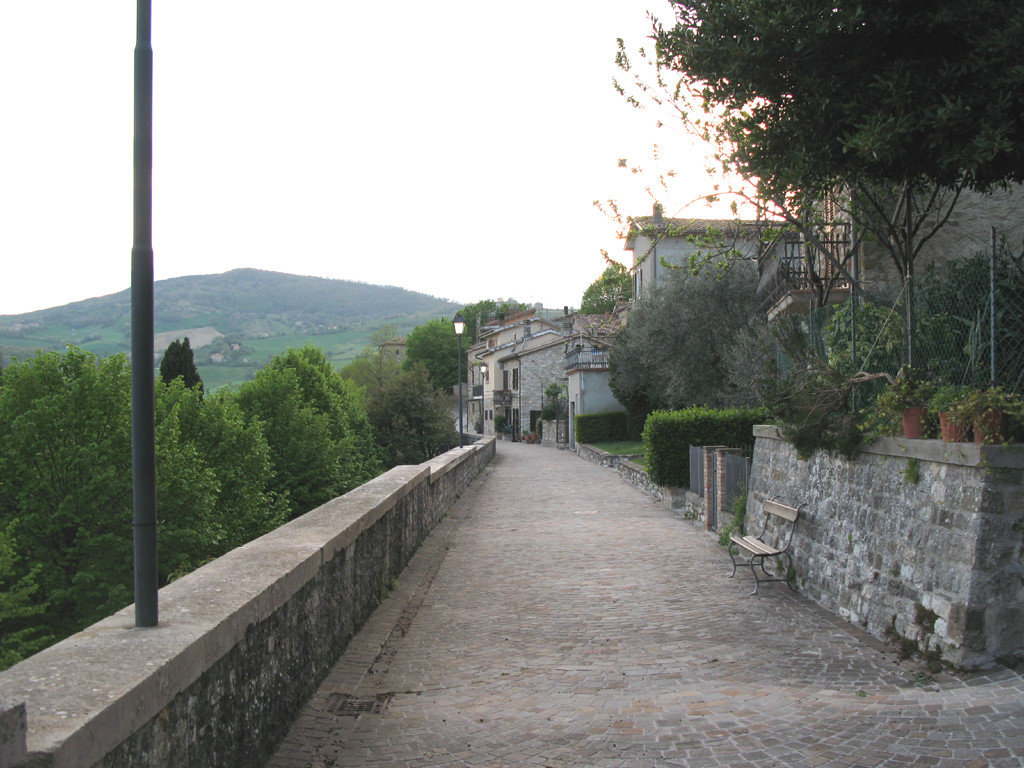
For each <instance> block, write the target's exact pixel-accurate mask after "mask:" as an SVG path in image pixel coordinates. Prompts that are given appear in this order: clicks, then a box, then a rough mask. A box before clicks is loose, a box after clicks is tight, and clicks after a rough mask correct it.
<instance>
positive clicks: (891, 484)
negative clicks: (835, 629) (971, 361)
mask: <svg viewBox="0 0 1024 768" xmlns="http://www.w3.org/2000/svg"><path fill="white" fill-rule="evenodd" d="M755 435H756V446H755V449H754V461H753V466H752V469H751V477H750V482H749V496H748V502H747V518H748V527H754V526H756V527H755V528H754V530H755V531H757V530H760V526H761V520H762V519H763V518H762V517H761V515H762V513H761V510H760V502H761V501H763V500H764V499H766V498H773V497H778V498H779V499H780V500H781V501H783V502H785V503H787V504H791V505H793V506H796V505H798V504H800V503H802V502H806V507H805V508H804V510H803V512H802V513H801V518H800V521H799V523H798V525H797V528H796V533H795V536H794V540H793V556H794V567H795V570H796V578H797V584H798V586H799V588H800V589H801V591H802V592H804V593H805V594H807V595H808V596H810V597H811V598H812V599H813V600H815V601H816V602H818V603H820V604H821V605H823V606H825V607H826V608H828V609H830V610H832V611H834V612H836V613H838V614H840V615H841V616H843V617H845V618H846V619H848V620H849V621H851V622H854V623H856V624H858V625H860V626H863V627H865V628H866V629H867V630H868V631H869V632H871V633H872V634H874V635H876V636H878V637H883V636H885V635H886V634H889V633H891V632H892V631H893V630H894V631H895V632H896V633H898V635H900V636H902V637H906V638H909V639H912V640H917V641H918V642H919V643H920V644H921V645H922V646H923V645H925V644H928V646H929V647H931V648H936V647H937V648H939V649H940V650H941V652H942V657H943V658H944V659H945V660H947V661H949V662H950V663H953V664H957V665H963V666H968V667H970V666H976V665H980V664H984V663H986V662H988V661H991V660H998V661H1003V662H1006V663H1010V664H1015V663H1019V662H1020V661H1021V660H1024V560H1022V552H1024V448H1021V447H1011V448H1003V447H999V446H976V445H973V444H967V443H949V444H946V443H941V442H939V441H937V440H904V439H901V438H900V439H883V440H879V441H877V442H876V443H874V444H872V445H870V446H867V447H866V448H865V449H864V450H863V451H862V452H861V453H860V454H859V455H858V456H857V457H856V458H855V459H854V460H853V461H847V460H845V459H842V458H836V457H830V456H827V455H825V454H823V453H821V452H818V453H816V454H815V455H814V456H812V457H811V459H810V460H808V461H801V460H799V459H798V458H797V457H796V454H795V451H794V450H793V448H792V446H790V445H789V444H788V443H785V442H784V441H782V440H780V439H779V438H778V434H777V432H776V430H775V429H774V428H772V427H756V428H755Z"/></svg>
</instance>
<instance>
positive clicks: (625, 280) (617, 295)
mask: <svg viewBox="0 0 1024 768" xmlns="http://www.w3.org/2000/svg"><path fill="white" fill-rule="evenodd" d="M632 295H633V277H632V275H630V273H629V270H628V269H627V268H626V267H625V266H623V265H622V264H619V263H618V262H617V261H609V262H608V266H607V267H605V270H604V272H602V273H601V276H600V277H599V278H598V279H597V280H595V281H594V282H593V283H591V284H590V287H589V288H587V290H586V291H584V292H583V299H582V300H581V301H580V312H582V313H583V314H588V315H600V314H604V313H605V312H611V311H612V310H614V309H615V307H616V306H617V305H618V304H622V303H623V302H625V301H628V300H629V299H630V297H632Z"/></svg>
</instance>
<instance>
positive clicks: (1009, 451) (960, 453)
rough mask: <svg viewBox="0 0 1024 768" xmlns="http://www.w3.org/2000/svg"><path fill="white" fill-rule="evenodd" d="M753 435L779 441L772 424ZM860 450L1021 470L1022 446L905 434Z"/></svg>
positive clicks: (757, 428) (756, 428)
mask: <svg viewBox="0 0 1024 768" xmlns="http://www.w3.org/2000/svg"><path fill="white" fill-rule="evenodd" d="M754 437H762V438H766V439H769V440H782V436H781V435H780V434H779V428H778V427H776V426H774V425H772V424H758V425H755V426H754ZM860 451H861V453H866V454H872V455H876V456H901V457H903V458H905V459H920V460H921V461H935V462H938V463H940V464H955V465H958V466H963V467H991V468H993V469H997V468H998V469H1024V445H1021V444H1017V445H1010V446H1004V445H978V444H977V443H944V442H942V441H941V440H908V439H907V438H905V437H881V438H878V439H877V440H875V441H874V442H873V443H865V444H864V445H862V446H861V447H860Z"/></svg>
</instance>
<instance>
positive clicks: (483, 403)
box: [480, 363, 487, 435]
mask: <svg viewBox="0 0 1024 768" xmlns="http://www.w3.org/2000/svg"><path fill="white" fill-rule="evenodd" d="M486 378H487V363H480V434H481V435H483V434H486V432H485V431H484V430H485V428H484V422H485V421H486V420H487V400H486V399H484V380H485V379H486Z"/></svg>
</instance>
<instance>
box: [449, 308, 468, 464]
mask: <svg viewBox="0 0 1024 768" xmlns="http://www.w3.org/2000/svg"><path fill="white" fill-rule="evenodd" d="M452 325H453V326H455V335H456V337H457V338H458V339H459V379H458V386H459V448H461V447H462V334H463V332H464V331H465V330H466V321H465V320H463V319H462V315H461V314H460V313H458V312H456V313H455V319H454V320H452Z"/></svg>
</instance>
